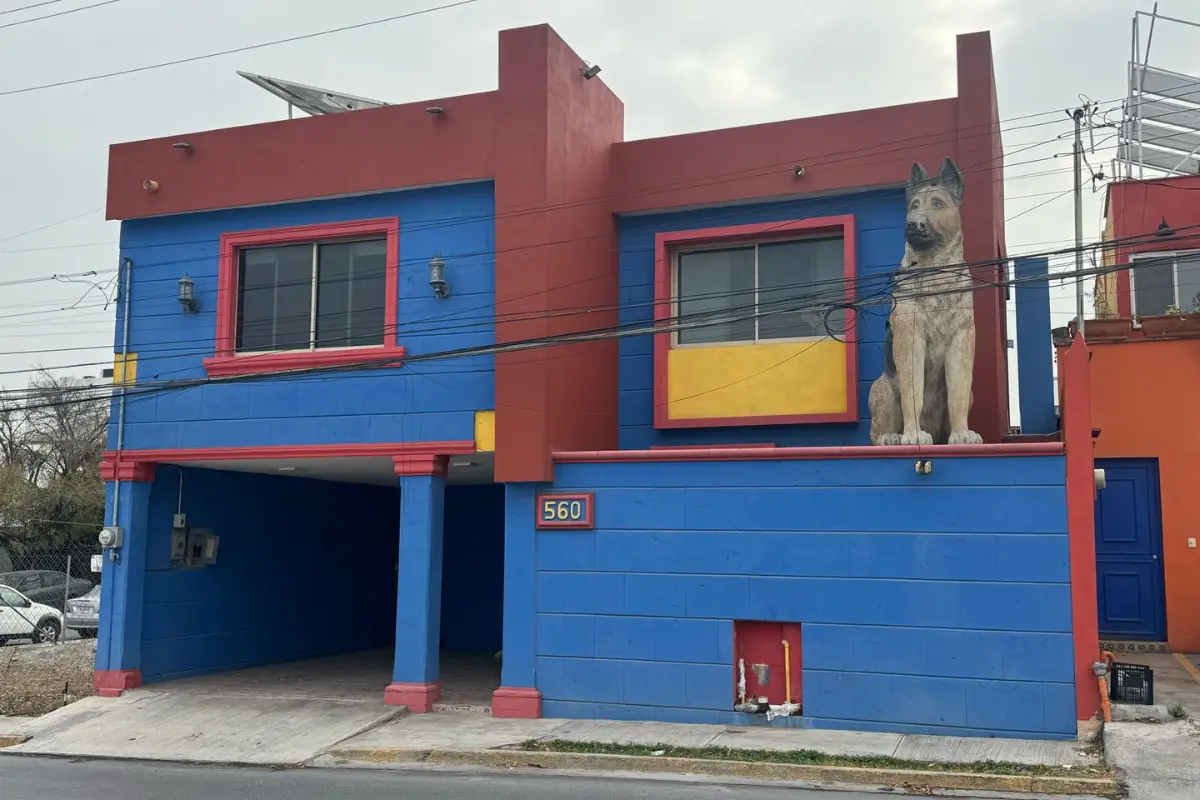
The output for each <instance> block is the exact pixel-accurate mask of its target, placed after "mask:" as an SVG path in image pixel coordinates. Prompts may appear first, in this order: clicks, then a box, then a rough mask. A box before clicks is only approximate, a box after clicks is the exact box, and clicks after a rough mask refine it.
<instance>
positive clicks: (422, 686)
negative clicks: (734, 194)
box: [383, 681, 442, 714]
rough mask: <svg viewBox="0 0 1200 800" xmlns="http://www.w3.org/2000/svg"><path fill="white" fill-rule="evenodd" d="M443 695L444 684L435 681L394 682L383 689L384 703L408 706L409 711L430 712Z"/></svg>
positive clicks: (415, 712)
mask: <svg viewBox="0 0 1200 800" xmlns="http://www.w3.org/2000/svg"><path fill="white" fill-rule="evenodd" d="M441 696H442V685H441V684H440V683H438V682H436V681H435V682H434V683H392V684H389V685H388V687H387V688H386V689H384V690H383V702H384V705H389V706H408V710H409V713H412V714H428V713H429V712H430V711H432V710H433V704H434V703H436V702H437V701H438V698H439V697H441Z"/></svg>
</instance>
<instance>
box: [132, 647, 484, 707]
mask: <svg viewBox="0 0 1200 800" xmlns="http://www.w3.org/2000/svg"><path fill="white" fill-rule="evenodd" d="M393 657H394V652H393V650H392V649H391V648H388V649H386V650H365V651H362V652H358V653H349V654H347V655H340V656H330V657H328V658H316V659H311V660H308V661H292V662H289V663H286V664H273V665H271V666H267V667H254V668H251V669H242V670H234V671H232V672H222V673H219V674H216V675H205V676H202V677H199V678H183V679H180V680H175V681H166V682H163V683H155V684H151V688H153V689H155V690H157V691H164V692H179V693H193V694H219V695H222V696H225V697H239V696H240V697H272V698H285V697H290V698H308V699H325V700H366V701H377V702H378V703H379V704H380V705H383V690H384V687H386V686H387V685H388V684H389V683H390V682H391V680H392V659H393ZM441 682H442V698H441V701H440V702H439V703H438V706H437V707H435V710H447V711H450V710H457V711H474V712H481V713H486V712H487V710H490V709H491V706H492V692H494V691H495V690H496V688H497V687H498V686H500V664H499V662H497V661H496V660H495V659H494V658H493V657H492V656H491V655H485V654H475V653H450V652H443V653H442V654H441Z"/></svg>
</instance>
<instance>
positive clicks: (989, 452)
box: [554, 442, 1064, 464]
mask: <svg viewBox="0 0 1200 800" xmlns="http://www.w3.org/2000/svg"><path fill="white" fill-rule="evenodd" d="M1063 452H1064V451H1063V445H1062V443H1060V442H1029V443H1020V444H940V445H932V446H926V447H919V446H917V445H901V446H898V447H869V446H856V447H746V448H741V449H739V448H720V447H713V448H708V449H696V450H687V449H684V448H678V449H676V450H584V451H579V452H565V453H564V452H560V453H555V454H554V461H555V462H556V463H559V464H586V463H593V464H594V463H604V462H622V461H816V460H820V459H826V458H986V457H995V456H1060V455H1062V454H1063Z"/></svg>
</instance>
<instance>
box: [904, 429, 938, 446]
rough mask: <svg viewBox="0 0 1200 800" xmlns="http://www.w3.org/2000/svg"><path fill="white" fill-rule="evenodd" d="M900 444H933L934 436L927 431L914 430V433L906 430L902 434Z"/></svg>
mask: <svg viewBox="0 0 1200 800" xmlns="http://www.w3.org/2000/svg"><path fill="white" fill-rule="evenodd" d="M900 444H916V445H925V444H933V437H932V436H930V435H929V434H928V433H926V432H925V431H913V432H912V433H908V432H905V433H904V434H902V435H901V436H900Z"/></svg>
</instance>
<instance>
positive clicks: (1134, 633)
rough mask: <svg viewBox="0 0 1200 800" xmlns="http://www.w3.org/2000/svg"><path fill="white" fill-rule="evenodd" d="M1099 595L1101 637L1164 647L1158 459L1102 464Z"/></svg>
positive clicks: (1098, 506) (1102, 461)
mask: <svg viewBox="0 0 1200 800" xmlns="http://www.w3.org/2000/svg"><path fill="white" fill-rule="evenodd" d="M1096 466H1097V467H1098V468H1100V469H1103V470H1104V471H1105V478H1106V482H1107V485H1106V486H1105V488H1103V489H1101V490H1099V491H1098V492H1097V493H1096V589H1097V594H1098V602H1099V610H1100V636H1101V637H1102V638H1106V639H1133V640H1141V641H1150V642H1164V641H1166V639H1167V613H1166V595H1165V592H1164V589H1163V566H1162V523H1161V516H1160V513H1159V499H1158V462H1157V461H1156V460H1155V459H1132V458H1116V459H1097V460H1096Z"/></svg>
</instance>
